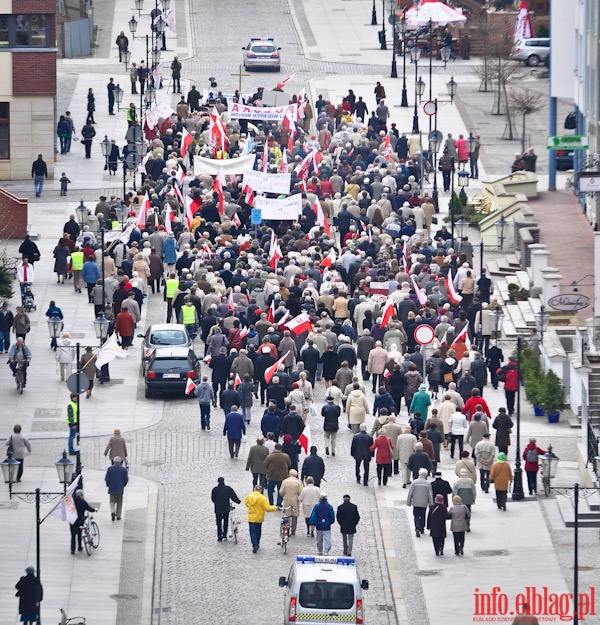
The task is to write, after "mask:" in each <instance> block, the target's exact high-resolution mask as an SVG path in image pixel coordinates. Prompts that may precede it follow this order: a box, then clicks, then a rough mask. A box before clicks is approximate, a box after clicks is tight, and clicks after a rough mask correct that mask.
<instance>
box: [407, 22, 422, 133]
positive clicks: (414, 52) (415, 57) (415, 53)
mask: <svg viewBox="0 0 600 625" xmlns="http://www.w3.org/2000/svg"><path fill="white" fill-rule="evenodd" d="M420 56H421V49H420V48H419V31H417V34H416V36H415V45H414V46H413V47H412V48H411V50H410V58H411V59H412V61H413V63H414V64H415V109H414V112H413V127H412V131H413V134H418V133H419V111H418V110H417V99H420V98H421V96H422V95H423V90H424V89H425V83H424V82H423V80H422V79H420V78H419V79H418V80H417V74H418V71H419V57H420Z"/></svg>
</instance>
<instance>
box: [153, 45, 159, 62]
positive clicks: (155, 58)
mask: <svg viewBox="0 0 600 625" xmlns="http://www.w3.org/2000/svg"><path fill="white" fill-rule="evenodd" d="M159 61H160V50H159V49H158V48H154V49H153V50H152V63H153V65H157V64H158V62H159Z"/></svg>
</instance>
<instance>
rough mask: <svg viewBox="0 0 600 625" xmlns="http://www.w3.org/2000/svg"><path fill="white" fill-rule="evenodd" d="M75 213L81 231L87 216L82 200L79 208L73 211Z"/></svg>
mask: <svg viewBox="0 0 600 625" xmlns="http://www.w3.org/2000/svg"><path fill="white" fill-rule="evenodd" d="M75 213H76V214H77V221H78V222H79V226H80V228H81V229H82V230H83V226H84V225H85V223H86V221H87V216H88V215H89V210H88V207H87V206H86V205H85V204H84V203H83V200H81V201H80V204H79V206H78V207H77V208H76V209H75Z"/></svg>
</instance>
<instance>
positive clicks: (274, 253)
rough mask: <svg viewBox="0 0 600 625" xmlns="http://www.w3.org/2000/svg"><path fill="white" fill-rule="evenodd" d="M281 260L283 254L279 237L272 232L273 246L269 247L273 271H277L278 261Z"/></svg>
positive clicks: (270, 263)
mask: <svg viewBox="0 0 600 625" xmlns="http://www.w3.org/2000/svg"><path fill="white" fill-rule="evenodd" d="M280 258H283V254H282V253H281V248H280V247H279V243H278V242H277V236H276V235H275V232H272V233H271V245H270V246H269V265H270V266H271V269H273V270H275V267H277V261H278V260H279V259H280Z"/></svg>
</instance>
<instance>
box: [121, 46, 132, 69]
mask: <svg viewBox="0 0 600 625" xmlns="http://www.w3.org/2000/svg"><path fill="white" fill-rule="evenodd" d="M121 58H122V59H123V62H124V63H125V71H127V65H128V64H129V61H131V52H129V49H128V48H125V50H123V52H121Z"/></svg>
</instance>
